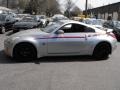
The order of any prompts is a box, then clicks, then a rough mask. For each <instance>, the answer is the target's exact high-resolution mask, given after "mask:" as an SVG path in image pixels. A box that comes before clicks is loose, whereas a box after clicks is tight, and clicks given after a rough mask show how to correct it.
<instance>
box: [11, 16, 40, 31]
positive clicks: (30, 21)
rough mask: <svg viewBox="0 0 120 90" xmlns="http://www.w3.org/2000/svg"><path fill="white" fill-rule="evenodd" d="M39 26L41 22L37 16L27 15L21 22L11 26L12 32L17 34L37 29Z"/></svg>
mask: <svg viewBox="0 0 120 90" xmlns="http://www.w3.org/2000/svg"><path fill="white" fill-rule="evenodd" d="M40 25H41V21H40V20H39V19H38V18H37V16H33V15H29V16H25V17H24V18H22V20H20V21H18V22H16V23H15V24H14V25H13V32H14V33H15V32H18V31H22V30H27V29H33V28H38V27H40Z"/></svg>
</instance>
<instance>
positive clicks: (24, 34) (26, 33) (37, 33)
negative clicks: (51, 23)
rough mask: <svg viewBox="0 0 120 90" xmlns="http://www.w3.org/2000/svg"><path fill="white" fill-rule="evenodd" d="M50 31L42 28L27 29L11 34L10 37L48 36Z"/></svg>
mask: <svg viewBox="0 0 120 90" xmlns="http://www.w3.org/2000/svg"><path fill="white" fill-rule="evenodd" d="M47 35H48V33H46V32H43V31H41V30H40V29H30V30H25V31H21V32H18V33H15V34H13V35H11V36H10V37H29V36H30V37H32V36H33V37H34V36H36V37H42V36H47Z"/></svg>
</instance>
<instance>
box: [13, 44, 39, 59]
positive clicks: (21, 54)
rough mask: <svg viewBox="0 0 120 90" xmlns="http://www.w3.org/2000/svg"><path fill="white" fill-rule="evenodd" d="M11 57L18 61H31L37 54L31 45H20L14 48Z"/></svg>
mask: <svg viewBox="0 0 120 90" xmlns="http://www.w3.org/2000/svg"><path fill="white" fill-rule="evenodd" d="M13 57H14V58H15V59H17V60H20V61H21V60H22V61H26V60H33V59H36V58H37V52H36V49H35V47H34V46H33V45H32V44H30V43H20V44H18V45H16V46H15V48H14V51H13Z"/></svg>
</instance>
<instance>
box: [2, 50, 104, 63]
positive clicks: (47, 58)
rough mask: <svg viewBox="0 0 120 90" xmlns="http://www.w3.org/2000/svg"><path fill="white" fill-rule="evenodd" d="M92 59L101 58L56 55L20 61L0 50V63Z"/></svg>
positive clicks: (82, 60)
mask: <svg viewBox="0 0 120 90" xmlns="http://www.w3.org/2000/svg"><path fill="white" fill-rule="evenodd" d="M94 61H102V60H95V59H93V58H92V57H91V56H62V57H60V56H58V57H57V56H56V57H43V58H40V59H36V60H31V61H24V60H22V61H21V62H20V61H19V62H18V61H17V60H13V59H12V58H10V57H7V56H6V55H5V53H4V51H3V50H2V51H0V64H21V63H35V64H40V63H59V62H94Z"/></svg>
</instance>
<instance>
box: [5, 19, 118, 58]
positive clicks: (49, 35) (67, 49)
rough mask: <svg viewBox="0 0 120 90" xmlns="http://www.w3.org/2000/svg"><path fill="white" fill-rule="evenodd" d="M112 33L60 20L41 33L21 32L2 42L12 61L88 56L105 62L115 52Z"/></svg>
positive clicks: (34, 30) (38, 30)
mask: <svg viewBox="0 0 120 90" xmlns="http://www.w3.org/2000/svg"><path fill="white" fill-rule="evenodd" d="M116 43H117V40H116V38H115V36H114V34H113V33H112V32H106V31H103V30H100V29H98V28H95V27H92V26H90V25H87V24H84V23H81V22H77V21H71V20H65V21H64V20H63V21H60V22H58V23H54V24H51V25H49V26H47V27H46V28H45V29H42V30H40V29H33V30H27V31H22V32H19V33H16V34H13V35H12V36H10V37H8V38H7V39H6V40H5V41H4V47H5V48H4V50H5V53H6V55H8V56H10V57H13V58H19V59H20V58H24V60H26V59H34V58H40V57H44V56H66V55H67V56H71V55H91V56H93V57H95V58H96V59H105V58H107V57H108V56H109V55H110V54H112V52H113V50H114V49H115V48H116Z"/></svg>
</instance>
